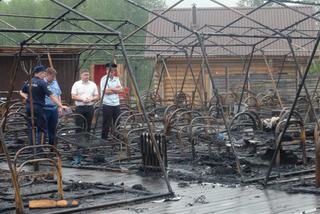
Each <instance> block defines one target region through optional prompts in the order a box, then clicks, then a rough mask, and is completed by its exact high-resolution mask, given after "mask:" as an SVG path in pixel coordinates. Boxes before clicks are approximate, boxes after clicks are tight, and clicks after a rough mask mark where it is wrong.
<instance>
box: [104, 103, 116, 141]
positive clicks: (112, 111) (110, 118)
mask: <svg viewBox="0 0 320 214" xmlns="http://www.w3.org/2000/svg"><path fill="white" fill-rule="evenodd" d="M102 114H103V121H102V133H101V138H102V139H105V140H107V139H108V134H109V131H110V127H111V126H112V124H113V125H114V123H115V122H116V119H117V118H118V116H119V114H120V106H107V105H103V106H102Z"/></svg>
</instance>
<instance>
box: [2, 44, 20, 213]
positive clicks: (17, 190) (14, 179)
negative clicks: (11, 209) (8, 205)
mask: <svg viewBox="0 0 320 214" xmlns="http://www.w3.org/2000/svg"><path fill="white" fill-rule="evenodd" d="M22 50H23V45H21V46H20V51H19V54H18V57H17V61H16V64H15V67H14V70H13V72H12V74H11V79H10V86H11V88H10V91H9V93H8V96H7V104H6V105H5V113H4V116H3V119H2V121H1V128H0V146H1V147H2V149H3V152H4V154H5V156H6V159H7V162H8V167H9V170H10V172H11V179H12V185H13V188H14V191H15V203H16V213H17V214H22V213H24V211H23V201H22V198H21V193H20V186H19V181H18V178H17V174H16V171H15V170H14V168H13V166H12V162H11V158H10V155H9V153H8V150H7V146H6V144H5V142H4V137H3V130H4V128H5V125H6V121H7V116H8V114H9V107H10V101H11V98H12V93H13V90H14V83H15V80H16V77H17V72H18V64H19V62H20V59H21V54H22Z"/></svg>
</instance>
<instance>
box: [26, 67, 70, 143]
mask: <svg viewBox="0 0 320 214" xmlns="http://www.w3.org/2000/svg"><path fill="white" fill-rule="evenodd" d="M45 76H46V68H45V67H44V66H42V65H40V66H36V67H34V69H33V77H32V79H31V86H30V84H29V83H28V82H26V83H24V85H23V86H22V88H21V90H20V95H21V96H22V97H23V98H24V99H26V113H27V116H28V127H29V141H30V145H32V144H33V137H32V120H31V111H32V109H31V99H30V96H29V94H30V92H31V94H32V106H33V113H34V124H35V127H36V136H35V137H36V144H40V143H41V141H42V138H41V133H42V134H44V133H45V130H46V120H45V115H44V110H43V107H44V105H45V96H46V95H47V96H48V97H50V99H51V100H52V101H53V102H54V103H55V104H57V105H58V106H59V107H60V108H68V107H66V106H63V105H62V104H61V102H60V100H59V99H58V98H57V97H55V96H54V95H53V94H52V92H51V91H49V89H48V88H47V87H48V86H47V83H46V82H45V81H44V80H43V79H44V78H45ZM30 89H31V90H30ZM42 136H44V135H42Z"/></svg>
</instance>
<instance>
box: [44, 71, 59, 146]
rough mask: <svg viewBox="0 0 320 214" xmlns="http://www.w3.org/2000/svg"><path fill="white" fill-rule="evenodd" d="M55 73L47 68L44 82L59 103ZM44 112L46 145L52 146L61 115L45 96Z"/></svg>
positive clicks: (57, 108)
mask: <svg viewBox="0 0 320 214" xmlns="http://www.w3.org/2000/svg"><path fill="white" fill-rule="evenodd" d="M56 75H57V71H56V70H55V69H54V68H51V67H49V68H47V70H46V78H45V79H44V81H45V82H46V83H47V84H48V89H49V91H51V92H52V94H53V95H54V96H55V97H57V98H58V99H59V101H61V89H60V86H59V84H58V81H57V80H56ZM44 112H45V116H46V128H47V130H46V134H47V136H48V143H49V144H50V145H54V143H55V138H56V132H57V125H58V118H59V113H60V114H61V112H62V111H61V108H60V107H58V106H57V105H56V104H55V103H54V102H53V101H52V100H51V99H50V97H48V96H46V104H45V106H44Z"/></svg>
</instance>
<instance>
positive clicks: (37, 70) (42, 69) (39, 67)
mask: <svg viewBox="0 0 320 214" xmlns="http://www.w3.org/2000/svg"><path fill="white" fill-rule="evenodd" d="M41 71H46V68H45V67H44V66H43V65H38V66H36V67H34V68H33V73H34V74H36V73H39V72H41Z"/></svg>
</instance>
